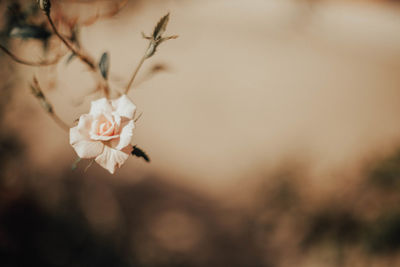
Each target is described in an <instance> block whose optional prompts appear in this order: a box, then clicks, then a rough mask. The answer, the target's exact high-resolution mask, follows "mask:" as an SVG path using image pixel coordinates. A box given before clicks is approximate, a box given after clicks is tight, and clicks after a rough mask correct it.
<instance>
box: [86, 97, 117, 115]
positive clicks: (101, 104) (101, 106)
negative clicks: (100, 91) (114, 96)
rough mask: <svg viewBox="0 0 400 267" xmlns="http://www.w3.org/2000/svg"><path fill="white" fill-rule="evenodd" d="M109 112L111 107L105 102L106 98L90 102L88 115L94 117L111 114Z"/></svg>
mask: <svg viewBox="0 0 400 267" xmlns="http://www.w3.org/2000/svg"><path fill="white" fill-rule="evenodd" d="M111 112H112V106H111V105H110V102H109V101H108V100H107V98H105V97H103V98H100V99H97V100H95V101H92V103H91V106H90V112H89V114H90V115H94V116H95V115H99V114H102V113H105V114H107V113H108V114H111Z"/></svg>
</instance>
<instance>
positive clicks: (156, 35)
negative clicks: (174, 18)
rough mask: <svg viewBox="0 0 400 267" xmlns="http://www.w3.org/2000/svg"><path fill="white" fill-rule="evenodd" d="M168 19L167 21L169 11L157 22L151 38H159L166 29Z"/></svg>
mask: <svg viewBox="0 0 400 267" xmlns="http://www.w3.org/2000/svg"><path fill="white" fill-rule="evenodd" d="M168 21H169V13H168V14H167V15H165V16H164V17H162V18H161V19H160V21H159V22H158V23H157V25H156V27H155V28H154V31H153V39H154V40H155V41H157V40H158V39H160V38H161V36H162V35H163V34H164V32H165V30H166V29H167V25H168Z"/></svg>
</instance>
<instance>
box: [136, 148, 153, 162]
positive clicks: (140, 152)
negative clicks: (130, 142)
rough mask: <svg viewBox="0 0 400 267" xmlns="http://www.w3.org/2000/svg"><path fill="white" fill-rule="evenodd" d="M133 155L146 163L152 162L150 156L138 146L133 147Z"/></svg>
mask: <svg viewBox="0 0 400 267" xmlns="http://www.w3.org/2000/svg"><path fill="white" fill-rule="evenodd" d="M132 155H133V156H136V157H138V158H143V159H144V160H145V161H147V162H150V158H149V156H148V155H147V154H146V152H144V151H143V150H142V149H140V148H138V147H137V146H133V150H132Z"/></svg>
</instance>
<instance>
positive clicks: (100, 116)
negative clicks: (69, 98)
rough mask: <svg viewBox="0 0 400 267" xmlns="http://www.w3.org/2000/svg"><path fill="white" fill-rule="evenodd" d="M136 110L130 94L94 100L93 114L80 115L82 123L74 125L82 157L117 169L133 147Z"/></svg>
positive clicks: (73, 135) (72, 138) (72, 137)
mask: <svg viewBox="0 0 400 267" xmlns="http://www.w3.org/2000/svg"><path fill="white" fill-rule="evenodd" d="M135 110H136V106H135V105H134V104H133V103H132V102H131V101H130V99H129V98H128V97H127V96H126V95H122V96H121V97H120V98H118V99H115V100H108V99H106V98H101V99H98V100H96V101H92V103H91V108H90V112H89V114H83V115H82V116H80V118H79V122H78V125H77V126H76V127H73V128H71V129H70V144H71V145H72V147H73V148H74V149H75V151H76V153H77V154H78V156H79V157H80V158H82V159H91V158H95V161H96V162H97V163H98V164H100V166H102V167H103V168H105V169H107V170H108V171H109V172H110V173H114V171H115V168H116V167H121V165H122V164H124V162H125V161H126V160H127V159H128V157H129V155H130V154H131V152H132V150H133V147H132V145H131V139H132V135H133V129H134V128H135V125H134V121H133V117H134V114H135Z"/></svg>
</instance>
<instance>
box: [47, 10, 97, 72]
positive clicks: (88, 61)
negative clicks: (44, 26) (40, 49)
mask: <svg viewBox="0 0 400 267" xmlns="http://www.w3.org/2000/svg"><path fill="white" fill-rule="evenodd" d="M46 17H47V19H48V21H49V23H50V26H51V28H52V29H53V31H54V33H55V34H56V35H57V37H58V38H59V39H60V40H61V41H62V42H63V43H64V44H65V45H66V46H67V47H68V49H69V50H71V52H72V53H74V54H75V55H76V56H77V57H78V58H79V59H80V60H82V61H83V62H84V63H86V64H87V65H88V66H89V68H90V69H92V70H93V71H95V70H96V65H95V64H94V63H93V61H92V60H91V59H89V58H88V57H87V56H85V55H83V54H82V53H81V52H80V51H79V50H78V49H76V48H75V47H74V46H72V45H71V44H70V43H69V42H68V41H67V40H66V39H65V38H64V36H62V35H61V34H60V32H59V31H58V30H57V27H56V26H55V25H54V22H53V20H52V19H51V17H50V13H49V12H46Z"/></svg>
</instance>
